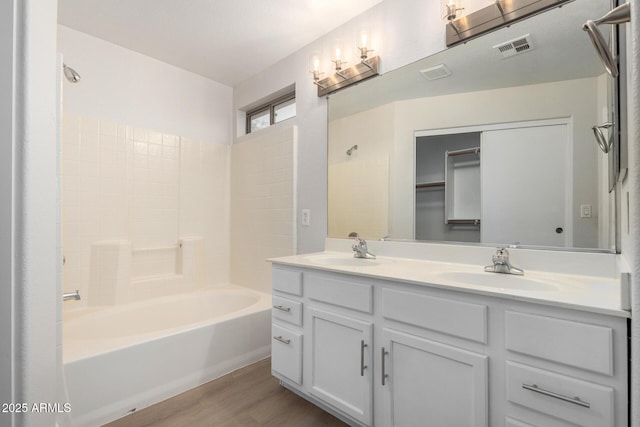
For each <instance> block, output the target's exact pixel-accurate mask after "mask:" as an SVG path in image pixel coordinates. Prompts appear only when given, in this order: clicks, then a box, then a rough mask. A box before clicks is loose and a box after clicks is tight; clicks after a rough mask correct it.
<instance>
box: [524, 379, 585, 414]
mask: <svg viewBox="0 0 640 427" xmlns="http://www.w3.org/2000/svg"><path fill="white" fill-rule="evenodd" d="M522 388H524V389H525V390H529V391H533V392H536V393H540V394H543V395H545V396H549V397H553V398H555V399H560V400H563V401H565V402H569V403H573V404H574V405H578V406H582V407H584V408H590V407H591V405H590V404H589V403H587V402H584V401H582V400H580V398H579V397H577V396H576V397H570V396H565V395H563V394H558V393H554V392H553V391H549V390H545V389H543V388H540V387H538V386H537V385H535V384H532V385H529V384H522Z"/></svg>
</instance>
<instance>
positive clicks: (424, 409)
mask: <svg viewBox="0 0 640 427" xmlns="http://www.w3.org/2000/svg"><path fill="white" fill-rule="evenodd" d="M381 356H382V358H384V359H383V360H381V374H380V375H381V386H382V387H383V388H384V394H385V399H384V400H385V402H386V405H387V407H386V408H385V410H384V413H385V414H386V415H387V419H384V420H380V423H379V424H380V425H384V426H403V427H412V426H413V427H422V426H425V425H433V426H441V427H446V426H451V427H458V426H469V427H485V426H487V425H488V402H489V396H488V357H487V356H486V355H483V354H477V353H474V352H471V351H466V350H463V349H460V348H457V347H453V346H449V345H446V344H441V343H438V342H436V341H432V340H428V339H424V338H420V337H416V336H412V335H408V334H404V333H401V332H398V331H394V330H391V329H384V331H383V349H382V350H381ZM383 378H384V380H383ZM383 382H384V385H383V384H382V383H383Z"/></svg>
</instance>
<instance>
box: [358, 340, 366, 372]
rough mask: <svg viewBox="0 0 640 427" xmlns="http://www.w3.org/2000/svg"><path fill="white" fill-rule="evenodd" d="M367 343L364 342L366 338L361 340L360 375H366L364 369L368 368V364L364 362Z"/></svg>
mask: <svg viewBox="0 0 640 427" xmlns="http://www.w3.org/2000/svg"><path fill="white" fill-rule="evenodd" d="M366 346H367V344H365V343H364V340H360V376H361V377H364V370H365V369H367V365H365V364H364V348H365V347H366Z"/></svg>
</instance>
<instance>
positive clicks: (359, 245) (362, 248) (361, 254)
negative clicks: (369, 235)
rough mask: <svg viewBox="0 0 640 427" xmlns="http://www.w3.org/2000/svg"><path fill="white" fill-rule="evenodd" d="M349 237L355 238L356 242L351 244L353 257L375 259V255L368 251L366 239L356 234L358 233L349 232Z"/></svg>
mask: <svg viewBox="0 0 640 427" xmlns="http://www.w3.org/2000/svg"><path fill="white" fill-rule="evenodd" d="M349 237H352V238H354V239H355V240H356V243H355V244H354V245H353V246H351V249H353V257H354V258H366V259H376V256H375V255H374V254H372V253H371V252H369V249H368V248H367V242H366V240H364V239H363V238H361V237H360V236H358V233H351V234H349Z"/></svg>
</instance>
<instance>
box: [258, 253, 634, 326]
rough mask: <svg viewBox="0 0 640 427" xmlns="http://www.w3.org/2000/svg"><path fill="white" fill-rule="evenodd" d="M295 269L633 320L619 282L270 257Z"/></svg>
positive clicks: (423, 263)
mask: <svg viewBox="0 0 640 427" xmlns="http://www.w3.org/2000/svg"><path fill="white" fill-rule="evenodd" d="M268 261H270V262H272V263H274V264H279V265H287V266H293V267H304V268H312V269H316V270H323V271H331V272H339V273H344V274H350V275H356V276H361V277H370V278H375V279H386V280H393V281H398V282H403V283H410V284H413V285H421V286H429V287H433V288H440V289H448V290H453V291H460V292H467V293H474V294H480V295H488V296H493V297H500V298H506V299H512V300H518V301H526V302H532V303H538V304H545V305H552V306H557V307H565V308H570V309H575V310H581V311H588V312H593V313H600V314H607V315H612V316H619V317H631V313H630V312H629V311H626V310H623V309H622V301H623V295H622V292H621V285H620V281H619V280H615V279H611V278H607V277H598V276H581V275H577V274H561V273H549V272H543V271H535V270H526V271H525V274H524V276H512V275H508V274H496V273H488V272H485V271H484V270H483V267H482V266H478V265H474V264H462V263H451V262H440V261H429V260H422V259H410V258H397V257H388V256H378V257H377V258H376V259H375V260H368V259H356V258H354V257H353V255H352V254H351V253H346V252H332V251H325V252H317V253H313V254H304V255H293V256H287V257H280V258H271V259H269V260H268Z"/></svg>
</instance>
